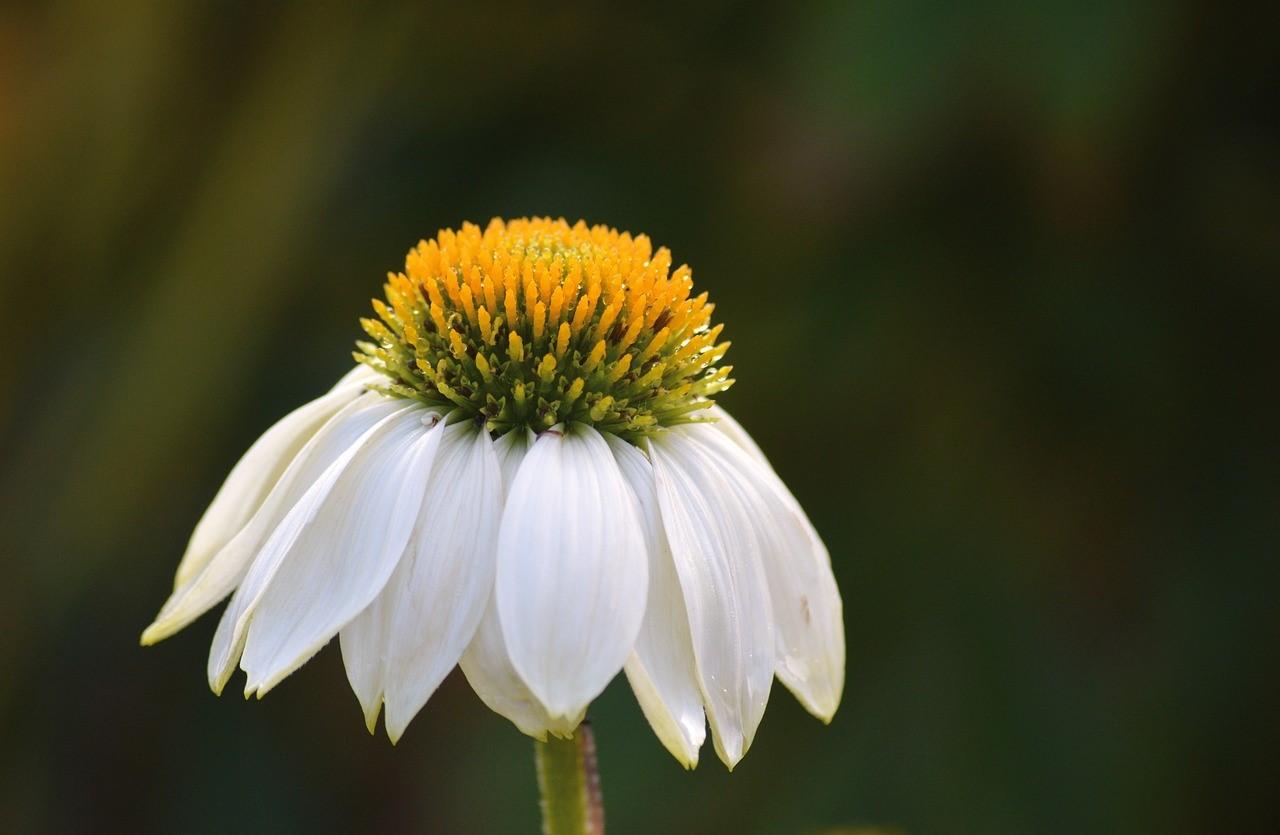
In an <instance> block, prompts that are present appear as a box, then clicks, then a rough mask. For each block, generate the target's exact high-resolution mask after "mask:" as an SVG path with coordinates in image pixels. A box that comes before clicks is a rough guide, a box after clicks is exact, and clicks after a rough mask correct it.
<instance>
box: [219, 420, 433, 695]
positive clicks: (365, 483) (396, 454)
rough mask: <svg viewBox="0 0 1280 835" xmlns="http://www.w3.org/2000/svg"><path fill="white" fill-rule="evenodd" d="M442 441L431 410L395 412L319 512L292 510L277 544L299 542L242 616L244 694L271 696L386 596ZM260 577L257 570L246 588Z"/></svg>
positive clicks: (286, 553) (341, 476) (365, 445)
mask: <svg viewBox="0 0 1280 835" xmlns="http://www.w3.org/2000/svg"><path fill="white" fill-rule="evenodd" d="M402 402H403V401H402ZM428 425H429V426H431V427H433V428H428ZM441 434H442V431H441V429H440V427H439V426H438V425H437V416H436V415H434V414H433V413H431V412H429V411H427V410H426V409H425V408H424V407H422V406H419V405H413V406H410V407H408V408H405V409H402V410H400V411H397V412H396V413H395V414H393V415H391V416H390V417H388V418H386V419H385V420H383V421H381V422H380V423H379V424H378V425H377V426H375V427H374V428H373V429H371V430H369V432H368V433H366V435H365V437H364V439H363V443H361V445H360V449H359V450H358V451H357V452H356V454H355V455H354V456H353V457H352V458H351V460H350V462H349V463H348V464H347V465H346V466H345V468H344V469H343V471H342V472H341V473H340V474H339V475H338V477H337V479H336V480H335V481H334V484H333V487H332V489H331V490H329V491H328V495H327V496H326V497H325V498H324V500H323V501H322V502H320V503H319V505H318V507H317V508H316V509H315V510H314V511H313V512H307V511H308V510H309V509H305V508H304V510H303V512H302V513H298V509H297V508H295V510H294V511H291V512H290V515H289V517H286V519H285V520H284V521H283V522H282V523H281V524H280V528H278V529H277V531H276V533H273V534H272V539H273V540H275V539H277V537H279V538H281V539H284V538H288V539H291V540H292V541H291V543H290V544H289V546H288V547H286V548H283V549H282V551H281V557H280V559H279V560H278V563H277V565H276V566H275V569H274V571H272V572H271V576H270V577H269V578H268V577H266V576H265V572H264V573H263V574H260V575H258V576H259V577H262V580H261V592H260V593H259V594H258V595H257V599H256V600H255V601H254V602H253V603H251V604H250V606H249V607H248V608H246V610H245V612H244V613H243V614H242V615H241V619H242V621H243V623H244V624H245V625H246V626H247V628H248V632H247V636H246V639H245V644H244V654H243V657H242V658H241V662H240V663H241V666H242V667H243V668H244V670H245V672H247V673H248V683H247V684H246V687H245V692H246V694H247V693H250V692H254V691H257V692H258V695H259V696H262V695H263V694H264V693H266V692H267V691H268V690H270V689H271V688H272V687H274V686H275V685H276V684H277V683H279V682H280V681H281V680H282V679H283V678H284V677H285V676H287V675H289V673H291V672H293V671H294V670H296V669H297V668H298V667H300V666H301V665H302V664H303V663H305V662H306V661H307V660H308V659H309V658H310V657H311V656H312V655H314V654H315V653H317V652H319V651H320V649H321V648H322V647H324V645H325V644H326V643H328V642H329V640H330V639H331V638H333V636H334V635H336V634H337V633H338V630H340V629H341V628H342V627H343V626H345V625H346V624H347V623H348V622H349V621H351V619H352V618H354V617H355V616H356V615H358V614H359V613H360V612H361V611H363V610H364V609H365V607H367V606H368V605H369V604H370V603H371V602H372V601H373V599H374V598H375V597H376V596H377V594H378V592H380V591H382V588H383V586H384V585H385V584H386V582H387V579H388V578H389V577H390V576H391V573H392V571H394V570H395V567H396V565H397V564H398V563H399V562H400V559H401V557H402V555H403V554H404V553H405V549H406V546H407V545H408V543H409V537H410V535H411V534H412V532H413V530H414V527H415V524H416V522H417V520H418V515H419V513H420V512H421V509H422V496H423V493H424V492H425V490H426V486H427V482H428V478H429V476H430V474H431V471H432V467H433V461H434V459H435V456H436V450H437V449H438V447H439V444H440V438H441ZM335 466H336V465H335ZM304 502H305V499H304ZM299 504H300V505H301V504H302V502H300V503H299ZM295 513H298V515H299V516H302V517H303V518H300V519H295V518H294V516H295ZM295 525H297V532H296V533H293V530H292V529H293V528H294V526H295ZM270 549H271V543H270V542H269V543H268V545H267V546H266V547H264V549H263V551H264V554H263V555H262V556H260V557H259V561H263V560H265V559H266V558H267V556H268V555H267V553H266V552H268V551H270ZM257 572H258V563H257V562H255V564H254V567H253V568H252V569H250V572H249V575H248V576H247V577H246V578H245V586H247V587H252V585H253V583H252V581H254V580H256V579H257V578H256V577H255V573H257Z"/></svg>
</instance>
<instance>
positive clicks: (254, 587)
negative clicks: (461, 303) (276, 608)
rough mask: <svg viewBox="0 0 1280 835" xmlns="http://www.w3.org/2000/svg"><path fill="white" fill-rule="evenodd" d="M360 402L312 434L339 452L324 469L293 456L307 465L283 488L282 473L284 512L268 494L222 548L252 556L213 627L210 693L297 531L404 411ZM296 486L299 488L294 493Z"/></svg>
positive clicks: (228, 667) (396, 404)
mask: <svg viewBox="0 0 1280 835" xmlns="http://www.w3.org/2000/svg"><path fill="white" fill-rule="evenodd" d="M361 400H362V401H363V402H362V403H360V406H361V407H362V408H361V410H360V411H352V412H351V413H350V414H346V415H344V414H339V415H338V416H337V417H335V418H334V420H332V421H330V423H329V424H327V425H326V426H325V429H324V430H322V431H321V433H320V434H319V435H317V436H316V440H317V441H318V442H320V441H322V442H323V444H324V446H325V448H326V452H328V451H329V448H331V447H336V448H339V449H340V450H341V451H340V453H339V454H337V455H335V456H333V457H332V458H330V460H329V462H328V465H327V466H325V467H324V468H323V469H322V470H321V471H320V472H318V473H317V472H314V467H313V466H312V465H313V464H315V465H318V464H319V463H321V460H320V457H319V456H315V458H316V460H314V461H313V460H312V459H310V458H309V459H306V460H305V461H303V456H299V460H300V461H302V462H303V463H305V464H306V465H307V466H306V467H305V469H304V471H300V472H299V474H298V478H296V479H294V480H293V481H292V482H290V483H289V484H287V485H286V481H287V476H288V474H286V478H285V479H281V487H287V488H288V489H287V490H286V491H285V493H284V494H283V495H282V496H280V497H278V499H279V504H281V505H282V506H283V507H284V508H285V509H284V510H283V511H282V512H280V511H277V510H276V509H274V508H271V507H270V506H271V505H272V504H273V503H274V502H276V501H277V496H276V493H275V491H272V495H271V496H269V497H268V499H267V502H266V503H264V505H263V508H262V510H261V511H259V514H267V512H268V511H271V513H270V515H266V516H265V518H264V520H259V519H258V515H259V514H255V517H254V520H253V521H252V522H250V524H249V525H248V526H246V528H245V530H244V531H242V532H241V533H240V534H239V535H237V536H236V538H235V539H233V540H232V541H231V543H230V544H229V545H228V548H232V547H238V548H248V549H249V550H250V551H251V553H252V554H253V557H252V564H251V565H250V567H249V570H248V572H246V573H245V575H244V579H243V581H241V583H240V585H239V587H238V588H237V589H236V592H235V594H233V595H232V596H231V602H230V603H229V604H227V608H226V609H225V610H224V611H223V613H222V619H221V620H220V621H219V622H218V629H217V631H216V632H215V633H214V635H213V644H212V646H211V647H210V649H209V665H208V674H209V686H210V687H212V688H213V690H214V692H218V693H220V692H222V688H223V686H224V685H225V684H226V682H227V679H229V678H230V677H231V673H232V671H234V670H235V667H236V663H237V662H238V661H239V659H240V653H241V651H242V650H243V648H244V641H245V637H246V634H247V632H246V630H247V627H248V625H249V616H250V614H251V613H252V611H253V609H254V607H256V606H257V603H258V600H259V598H260V597H261V595H262V592H263V591H264V590H265V589H266V587H267V584H268V583H270V581H271V579H272V578H273V577H274V576H275V572H276V570H277V569H278V568H279V567H280V563H281V562H282V561H283V559H284V557H285V556H286V555H287V554H288V552H289V550H290V549H291V548H292V547H293V546H294V544H295V543H296V541H297V539H298V537H299V536H300V535H301V534H302V531H303V529H304V528H305V527H307V526H308V525H309V524H310V523H311V520H312V519H313V518H315V516H316V515H317V513H318V512H319V510H320V509H321V508H322V507H323V506H324V504H325V502H326V501H327V500H328V498H329V493H330V492H331V491H332V490H333V488H334V485H335V484H336V483H337V481H338V479H339V478H340V477H341V476H342V474H343V472H345V470H346V468H347V466H348V465H349V464H350V463H351V461H352V460H353V459H354V458H355V456H356V455H357V454H358V453H359V452H360V450H361V449H363V447H364V445H365V444H366V443H368V442H369V441H370V440H371V439H372V438H373V437H375V435H377V434H378V433H379V430H380V429H381V428H383V422H384V421H387V420H388V419H389V418H391V417H393V416H395V415H398V414H401V413H403V412H405V410H406V409H407V408H409V407H407V406H406V404H405V402H404V401H402V400H397V399H393V398H389V397H383V396H382V395H380V394H376V393H370V394H367V395H365V396H364V397H363V398H361ZM326 457H328V456H326ZM298 484H302V485H305V487H302V488H300V489H299V488H297V485H298ZM260 521H261V526H262V527H266V526H267V525H270V527H269V528H266V533H265V534H263V533H261V532H260V531H258V530H257V528H259V527H260ZM249 537H252V538H249Z"/></svg>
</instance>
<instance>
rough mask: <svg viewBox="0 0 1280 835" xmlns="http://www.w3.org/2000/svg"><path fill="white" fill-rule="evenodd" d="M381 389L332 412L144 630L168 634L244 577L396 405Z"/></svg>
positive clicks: (145, 637)
mask: <svg viewBox="0 0 1280 835" xmlns="http://www.w3.org/2000/svg"><path fill="white" fill-rule="evenodd" d="M393 406H394V401H391V400H390V399H389V398H386V397H383V396H382V395H380V394H375V393H369V394H364V395H362V396H359V397H357V398H356V399H355V400H354V401H352V402H350V403H348V404H347V405H346V406H343V407H342V408H341V409H340V410H339V411H338V413H337V414H335V415H334V416H333V417H331V418H330V419H329V420H328V421H327V422H326V423H325V424H324V425H323V426H322V427H320V429H319V431H317V432H316V433H315V435H314V436H312V438H311V440H309V441H307V443H306V444H305V445H304V446H303V447H302V450H301V451H300V452H299V453H298V454H297V455H296V456H294V458H293V460H292V461H290V462H289V466H288V467H287V468H286V469H285V471H284V473H283V474H282V475H281V476H280V478H279V480H278V481H277V482H276V484H275V486H274V487H272V488H271V492H269V493H268V494H267V497H266V498H265V499H263V501H262V504H261V505H260V506H259V507H258V509H257V510H255V511H254V513H253V516H251V517H250V518H249V521H248V522H246V523H245V525H244V527H243V528H241V529H240V531H239V533H237V534H236V535H235V536H233V537H232V538H231V540H230V541H229V542H227V544H226V545H224V546H222V548H221V549H220V550H219V551H218V552H217V553H216V554H214V555H213V557H212V558H211V559H210V560H209V561H208V562H207V563H206V564H205V566H204V567H203V568H201V569H200V571H199V572H198V573H197V574H195V576H193V577H192V578H191V579H190V580H188V581H187V583H186V584H185V585H183V586H182V587H181V588H179V589H177V590H176V591H174V593H173V594H172V595H170V596H169V599H168V600H167V601H166V602H165V604H164V606H163V607H162V608H161V609H160V613H159V614H158V615H156V620H155V622H154V623H152V624H151V625H150V626H148V627H147V629H146V631H145V632H143V633H142V642H143V643H144V644H152V643H155V642H156V641H159V640H162V639H164V638H167V637H168V636H170V635H172V634H173V633H175V632H177V631H178V630H179V629H182V628H183V627H184V626H186V625H187V624H189V623H190V622H191V621H193V620H195V619H196V618H198V617H199V616H200V615H202V614H204V613H205V612H207V611H208V610H209V609H210V608H211V607H212V606H214V605H215V604H216V603H217V602H218V601H219V600H222V598H224V597H226V596H227V595H228V594H230V593H231V591H232V590H233V589H234V588H235V587H236V586H237V585H239V583H240V582H241V580H243V579H244V576H245V573H246V572H247V571H248V569H249V565H250V563H251V562H252V561H253V558H254V556H255V555H256V554H257V553H258V550H259V549H260V548H261V546H262V544H263V543H264V542H265V541H266V538H267V537H268V536H269V535H270V534H271V531H272V530H274V529H275V527H276V526H277V525H278V524H279V523H280V520H281V519H283V518H284V516H285V514H286V513H288V512H289V510H290V509H291V508H292V507H293V506H294V505H295V504H297V502H298V500H299V499H301V498H302V496H303V494H305V493H306V491H307V490H308V489H310V487H311V485H312V484H313V483H315V481H316V480H317V479H318V478H319V477H320V475H321V474H322V473H323V472H324V471H325V469H326V468H327V467H328V466H329V465H330V464H332V463H333V462H334V461H336V460H337V459H338V458H339V457H341V456H342V455H343V454H344V453H345V452H347V451H348V450H349V448H350V447H351V445H352V443H354V442H355V440H356V439H357V438H359V437H360V435H361V434H362V433H363V432H364V431H365V430H367V429H368V428H369V427H371V426H373V424H375V423H377V422H378V420H380V419H381V418H383V417H386V415H387V414H390V410H392V409H393Z"/></svg>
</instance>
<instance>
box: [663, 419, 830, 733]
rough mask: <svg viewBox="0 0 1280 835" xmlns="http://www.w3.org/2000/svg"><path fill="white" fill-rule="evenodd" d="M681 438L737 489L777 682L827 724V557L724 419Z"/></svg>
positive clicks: (773, 477)
mask: <svg viewBox="0 0 1280 835" xmlns="http://www.w3.org/2000/svg"><path fill="white" fill-rule="evenodd" d="M717 411H718V412H719V414H718V417H719V418H720V420H718V421H717V422H716V423H714V424H697V425H694V426H690V427H689V429H688V432H689V434H690V436H691V437H694V438H696V439H697V440H698V442H699V443H700V444H702V446H703V448H704V449H705V450H706V452H707V453H708V454H709V455H712V456H714V457H717V458H719V459H720V461H721V462H722V465H723V466H724V468H725V469H726V470H727V471H729V472H730V473H732V474H733V476H732V477H733V478H734V479H735V481H736V482H737V483H738V484H740V485H742V486H743V488H744V496H745V497H746V499H747V501H748V503H749V505H750V508H751V511H750V517H751V519H752V520H753V522H754V525H755V527H756V529H757V530H758V531H759V535H760V537H761V539H762V541H763V542H764V568H765V574H766V576H767V577H768V580H769V597H770V600H771V601H772V603H773V616H774V621H775V623H776V625H777V636H776V637H777V659H778V669H777V675H778V678H779V679H780V680H781V681H782V683H783V684H785V685H786V686H787V689H789V690H790V691H791V692H792V693H794V694H795V696H796V698H797V699H799V700H800V703H801V704H802V705H804V707H805V709H806V710H808V711H809V712H810V713H812V714H813V715H814V716H816V717H818V718H819V719H821V720H822V721H824V722H830V721H831V717H832V716H833V715H834V714H835V711H836V708H837V707H838V706H839V704H840V695H841V692H842V691H843V689H844V665H845V645H844V617H843V607H842V604H841V601H840V590H839V589H838V588H837V587H836V581H835V576H834V575H833V574H832V572H831V557H830V556H829V555H828V553H827V548H826V546H825V545H824V544H823V543H822V539H821V538H820V537H819V536H818V532H817V531H816V530H814V528H813V525H812V524H810V522H809V518H808V517H807V516H806V515H805V513H804V510H802V509H801V507H800V504H799V502H797V501H796V500H795V497H794V496H792V495H791V491H790V490H788V489H787V487H786V485H785V484H783V483H782V479H780V478H778V476H777V474H776V473H775V472H774V471H773V468H772V467H770V466H769V464H768V462H767V461H765V459H764V455H763V454H762V453H761V452H760V451H759V448H758V447H756V446H755V443H754V442H752V441H751V439H750V437H749V436H748V435H747V434H746V433H745V432H744V431H743V430H742V428H741V427H740V426H738V425H737V424H736V423H734V422H732V418H729V417H728V415H727V413H725V412H724V411H723V410H717Z"/></svg>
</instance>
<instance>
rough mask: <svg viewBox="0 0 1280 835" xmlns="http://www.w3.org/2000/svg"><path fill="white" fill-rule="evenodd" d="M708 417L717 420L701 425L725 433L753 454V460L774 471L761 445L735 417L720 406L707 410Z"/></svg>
mask: <svg viewBox="0 0 1280 835" xmlns="http://www.w3.org/2000/svg"><path fill="white" fill-rule="evenodd" d="M706 415H707V416H708V417H712V418H715V420H714V421H713V422H711V423H707V424H701V425H703V426H713V427H715V428H716V429H718V430H719V431H720V432H722V433H724V435H725V436H726V437H728V438H729V440H731V441H733V442H734V443H735V444H737V445H738V446H740V447H742V448H743V449H745V450H746V451H747V452H749V453H751V456H752V457H753V458H756V459H757V460H759V461H760V462H761V463H762V464H764V465H765V466H766V467H768V468H769V469H770V470H772V469H773V465H772V464H770V463H769V459H768V458H765V456H764V451H763V450H761V449H760V445H759V444H757V443H756V441H755V438H752V437H751V436H750V435H749V434H747V430H745V429H743V428H742V424H740V423H738V421H736V420H735V419H734V418H733V415H730V414H729V413H728V412H726V411H725V410H724V409H723V408H721V407H720V406H712V407H711V408H709V409H707V411H706Z"/></svg>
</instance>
